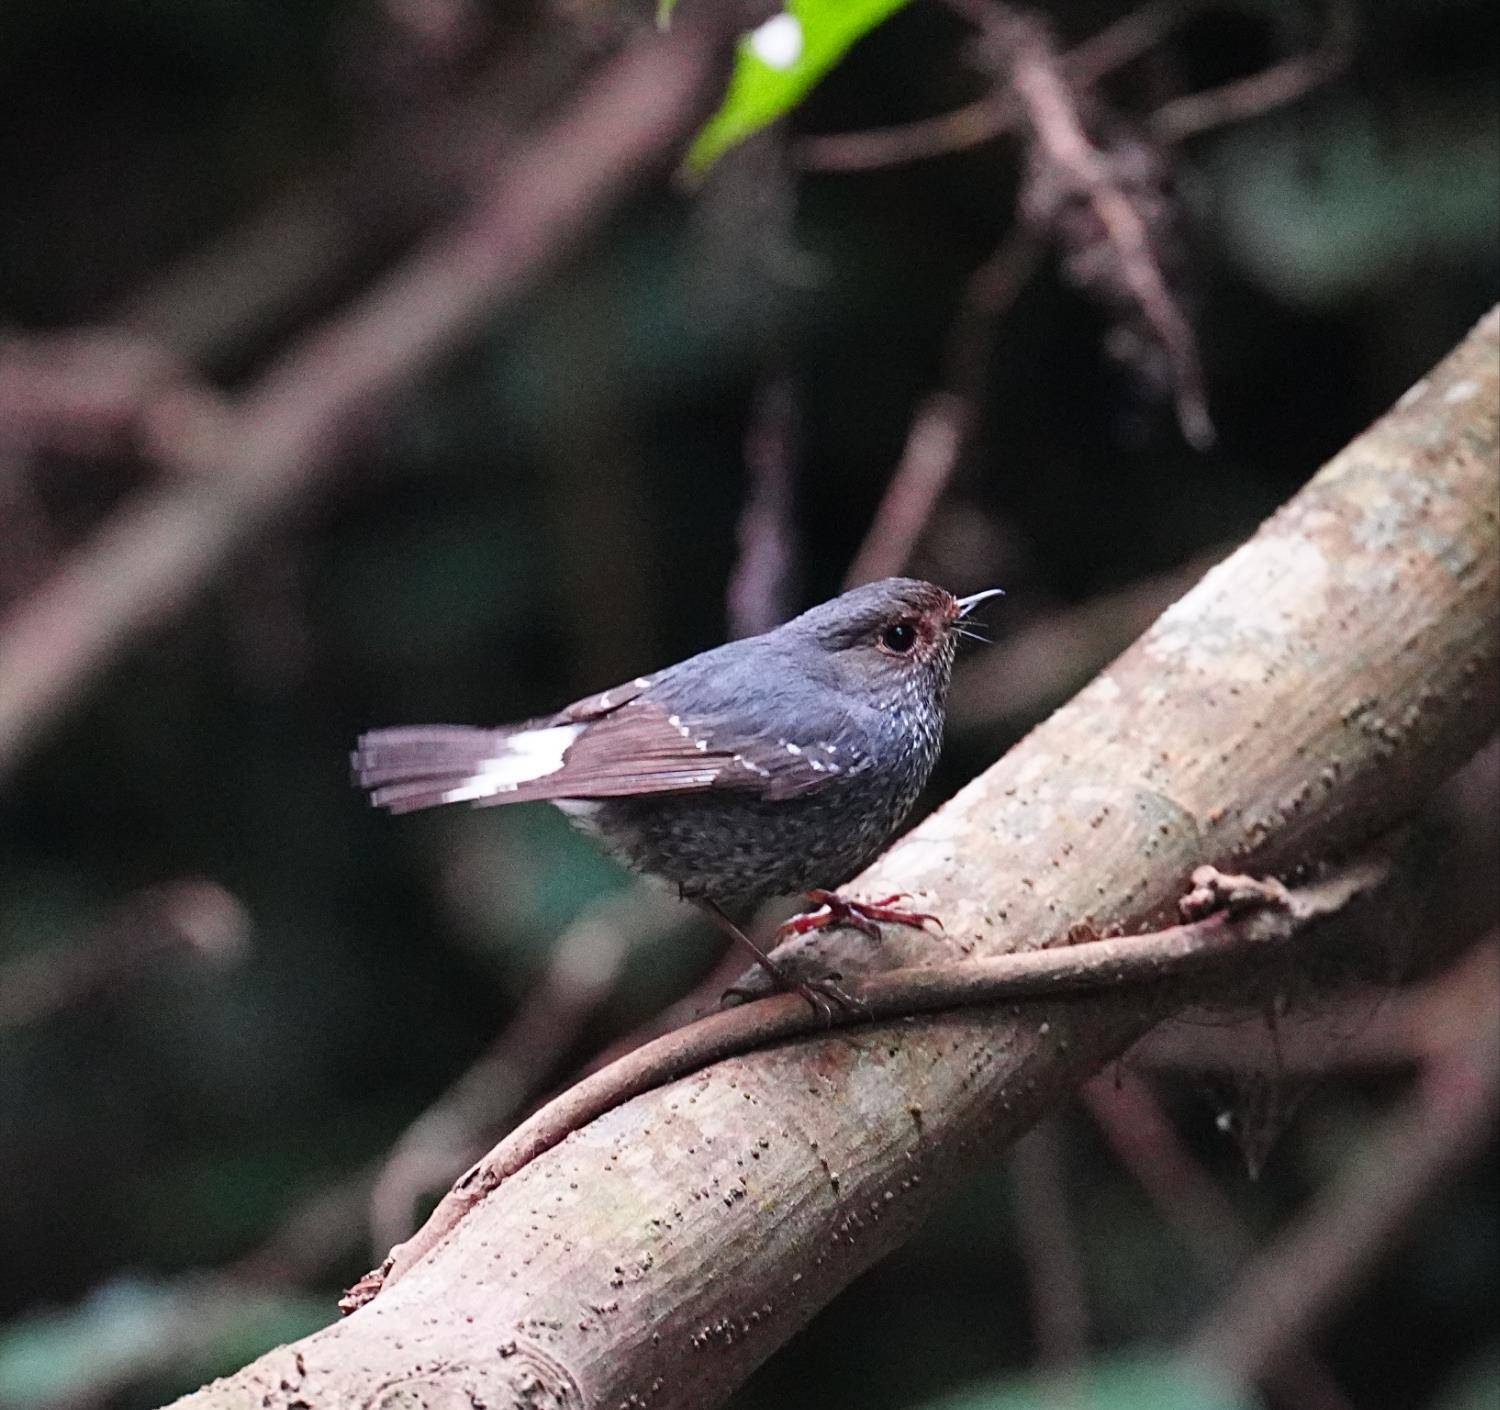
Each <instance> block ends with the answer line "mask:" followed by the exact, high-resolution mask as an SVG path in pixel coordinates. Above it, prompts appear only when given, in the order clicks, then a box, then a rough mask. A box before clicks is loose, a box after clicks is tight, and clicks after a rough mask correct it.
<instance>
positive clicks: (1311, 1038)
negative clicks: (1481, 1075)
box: [1130, 932, 1500, 1076]
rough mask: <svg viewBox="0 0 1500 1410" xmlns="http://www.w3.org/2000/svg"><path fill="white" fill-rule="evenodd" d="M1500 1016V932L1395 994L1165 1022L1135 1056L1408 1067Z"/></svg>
mask: <svg viewBox="0 0 1500 1410" xmlns="http://www.w3.org/2000/svg"><path fill="white" fill-rule="evenodd" d="M1483 1014H1490V1015H1494V1016H1497V1017H1500V935H1497V934H1495V933H1493V932H1492V933H1491V934H1490V935H1488V936H1487V937H1485V938H1484V939H1483V940H1481V941H1480V942H1479V943H1478V944H1477V945H1475V946H1474V947H1473V948H1472V949H1470V950H1469V951H1468V952H1467V953H1466V954H1465V955H1464V956H1463V957H1462V958H1461V959H1460V960H1459V961H1458V963H1457V964H1455V965H1453V966H1452V967H1450V968H1449V969H1446V970H1444V971H1443V972H1442V973H1441V974H1439V975H1438V976H1437V977H1436V978H1433V979H1429V980H1427V981H1426V982H1425V983H1423V984H1420V985H1416V986H1413V987H1410V988H1403V989H1399V990H1397V991H1396V992H1395V993H1390V992H1387V991H1384V990H1379V989H1375V988H1373V987H1372V988H1366V989H1358V990H1356V991H1355V992H1353V993H1352V994H1348V995H1345V996H1343V997H1342V998H1341V999H1340V1000H1339V1002H1338V1003H1337V1004H1336V1005H1335V1006H1333V1007H1331V1008H1324V1007H1317V1008H1314V1009H1312V1010H1310V1011H1308V1012H1306V1013H1299V1012H1296V1011H1293V1012H1292V1013H1289V1014H1281V1015H1278V1016H1277V1020H1276V1029H1275V1032H1274V1033H1273V1032H1272V1031H1271V1030H1270V1029H1269V1028H1268V1027H1267V1025H1266V1021H1265V1017H1264V1015H1263V1014H1254V1015H1247V1016H1245V1017H1244V1018H1243V1019H1242V1020H1241V1021H1239V1022H1232V1021H1227V1020H1225V1019H1224V1018H1222V1017H1220V1018H1218V1019H1217V1020H1216V1021H1213V1022H1211V1023H1192V1022H1188V1021H1181V1022H1173V1023H1166V1024H1163V1025H1161V1026H1160V1027H1159V1028H1155V1029H1153V1030H1152V1031H1151V1032H1150V1033H1148V1034H1146V1036H1145V1037H1144V1038H1142V1039H1141V1041H1140V1042H1139V1043H1137V1044H1136V1045H1135V1047H1134V1048H1132V1049H1131V1050H1130V1061H1131V1062H1132V1063H1136V1064H1138V1065H1141V1066H1144V1067H1150V1068H1157V1069H1170V1070H1174V1071H1190V1072H1240V1073H1260V1072H1282V1073H1286V1074H1288V1075H1298V1074H1301V1075H1309V1076H1317V1075H1320V1074H1330V1073H1335V1072H1345V1073H1359V1072H1381V1071H1390V1070H1391V1069H1393V1068H1410V1067H1415V1066H1420V1065H1421V1064H1423V1063H1426V1062H1432V1061H1438V1060H1440V1059H1442V1058H1444V1057H1446V1056H1448V1055H1450V1054H1451V1053H1452V1052H1453V1051H1454V1049H1455V1048H1456V1047H1458V1046H1459V1045H1460V1044H1462V1042H1463V1041H1464V1040H1465V1037H1466V1035H1467V1034H1468V1032H1469V1031H1470V1030H1471V1028H1472V1026H1473V1022H1474V1020H1475V1017H1476V1015H1483Z"/></svg>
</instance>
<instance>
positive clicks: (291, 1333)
mask: <svg viewBox="0 0 1500 1410" xmlns="http://www.w3.org/2000/svg"><path fill="white" fill-rule="evenodd" d="M328 1316H329V1309H328V1304H327V1301H326V1300H325V1299H321V1298H310V1297H298V1296H286V1295H279V1294H272V1293H259V1292H247V1293H246V1294H245V1295H244V1296H243V1297H242V1298H226V1296H225V1295H224V1291H223V1289H221V1288H215V1289H214V1290H213V1291H212V1292H211V1293H210V1292H209V1290H208V1289H206V1288H204V1289H199V1288H197V1287H195V1286H193V1285H192V1284H190V1283H181V1282H177V1283H156V1282H151V1281H147V1280H143V1279H136V1278H119V1279H116V1280H115V1281H113V1282H111V1283H108V1284H105V1285H104V1286H103V1287H100V1288H99V1289H98V1290H96V1291H95V1292H94V1293H93V1294H92V1295H91V1296H90V1297H89V1298H88V1299H87V1300H86V1301H84V1302H83V1303H82V1304H80V1305H79V1306H78V1307H76V1308H72V1309H70V1310H68V1311H67V1312H62V1313H39V1314H37V1315H35V1316H31V1317H26V1318H23V1319H21V1320H19V1321H17V1322H13V1323H12V1324H11V1325H10V1326H9V1327H7V1328H5V1329H4V1331H3V1332H0V1410H13V1408H14V1410H21V1407H23V1406H24V1407H26V1410H42V1407H45V1406H48V1405H66V1404H71V1403H74V1402H75V1401H77V1400H78V1399H80V1398H87V1397H88V1396H90V1394H91V1392H92V1391H93V1390H95V1389H97V1388H98V1387H99V1386H100V1385H101V1384H104V1385H109V1384H111V1383H124V1382H128V1381H130V1380H131V1379H134V1378H138V1377H143V1376H144V1377H150V1376H151V1375H152V1373H153V1372H154V1371H159V1370H160V1369H165V1368H166V1367H168V1366H169V1367H170V1368H171V1372H172V1378H173V1380H174V1382H175V1381H178V1380H179V1378H180V1384H181V1386H182V1387H189V1386H191V1385H193V1384H196V1382H197V1381H198V1380H200V1379H203V1378H205V1377H211V1376H217V1375H224V1374H225V1373H226V1372H228V1371H231V1370H234V1369H235V1368H236V1367H237V1366H239V1365H240V1364H241V1363H242V1362H244V1361H245V1360H247V1359H249V1358H250V1357H252V1356H257V1355H259V1354H260V1353H261V1352H262V1351H264V1350H265V1349H266V1348H267V1347H270V1346H276V1345H277V1344H278V1343H280V1342H284V1341H287V1340H290V1339H293V1338H296V1337H301V1336H306V1335H307V1334H308V1333H309V1332H312V1331H315V1330H316V1329H317V1328H318V1327H320V1326H323V1325H324V1324H325V1323H326V1322H327V1321H328Z"/></svg>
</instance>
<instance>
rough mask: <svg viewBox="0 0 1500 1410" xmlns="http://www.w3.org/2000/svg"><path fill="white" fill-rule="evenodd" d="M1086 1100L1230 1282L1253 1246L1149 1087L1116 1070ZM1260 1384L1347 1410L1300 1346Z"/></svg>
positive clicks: (1295, 1399) (1209, 1268)
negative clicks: (1230, 1277)
mask: <svg viewBox="0 0 1500 1410" xmlns="http://www.w3.org/2000/svg"><path fill="white" fill-rule="evenodd" d="M1083 1099H1084V1102H1085V1104H1086V1105H1087V1106H1088V1109H1089V1112H1090V1114H1091V1115H1092V1116H1093V1118H1094V1120H1095V1122H1096V1123H1097V1124H1098V1126H1099V1129H1100V1130H1101V1131H1102V1132H1103V1133H1104V1137H1105V1139H1106V1140H1107V1141H1108V1142H1109V1145H1110V1148H1111V1149H1112V1150H1113V1151H1114V1153H1115V1155H1116V1157H1117V1158H1118V1159H1119V1161H1120V1163H1121V1165H1123V1166H1124V1167H1125V1169H1126V1170H1128V1171H1129V1172H1130V1174H1131V1176H1132V1177H1133V1178H1134V1179H1135V1181H1136V1183H1137V1184H1138V1185H1140V1187H1141V1189H1142V1190H1143V1191H1145V1194H1146V1197H1147V1198H1148V1199H1149V1200H1150V1201H1151V1205H1152V1208H1153V1209H1155V1211H1156V1213H1157V1215H1158V1216H1159V1217H1160V1219H1161V1220H1162V1222H1163V1223H1164V1224H1165V1225H1166V1226H1167V1227H1168V1228H1170V1229H1172V1230H1174V1231H1175V1232H1176V1233H1177V1235H1178V1236H1179V1237H1180V1238H1181V1239H1182V1241H1183V1243H1184V1244H1185V1245H1186V1246H1187V1249H1188V1252H1189V1253H1190V1254H1191V1255H1192V1257H1193V1259H1194V1260H1195V1261H1196V1262H1197V1263H1198V1265H1199V1266H1200V1267H1201V1268H1202V1269H1203V1270H1204V1271H1205V1272H1206V1273H1208V1274H1210V1275H1211V1276H1213V1277H1214V1278H1216V1279H1223V1278H1226V1277H1228V1276H1229V1275H1230V1274H1231V1273H1232V1272H1233V1270H1234V1269H1235V1268H1236V1267H1238V1266H1239V1265H1240V1264H1241V1263H1243V1262H1244V1260H1245V1259H1246V1258H1247V1257H1248V1256H1249V1254H1250V1253H1251V1251H1252V1250H1253V1248H1254V1243H1253V1241H1252V1239H1251V1236H1250V1233H1249V1231H1248V1230H1247V1229H1246V1228H1245V1226H1244V1225H1243V1223H1241V1221H1240V1217H1239V1215H1238V1214H1237V1213H1236V1212H1235V1208H1234V1205H1233V1204H1232V1203H1231V1202H1230V1201H1229V1199H1228V1198H1227V1196H1226V1195H1225V1194H1224V1192H1223V1191H1222V1190H1221V1189H1220V1188H1219V1187H1218V1185H1217V1184H1215V1183H1214V1180H1213V1177H1212V1176H1210V1175H1209V1173H1208V1172H1207V1171H1206V1170H1204V1168H1203V1167H1202V1166H1201V1165H1200V1164H1199V1163H1198V1162H1197V1161H1196V1160H1195V1159H1194V1158H1193V1155H1192V1153H1191V1152H1190V1151H1189V1150H1188V1148H1187V1146H1186V1144H1185V1143H1184V1142H1183V1140H1182V1138H1181V1137H1180V1136H1179V1135H1178V1134H1177V1131H1176V1129H1175V1128H1174V1127H1173V1125H1172V1123H1171V1121H1170V1120H1169V1119H1168V1117H1167V1114H1166V1112H1165V1111H1163V1110H1162V1106H1161V1102H1160V1101H1159V1100H1158V1098H1157V1096H1156V1093H1155V1091H1154V1090H1153V1089H1152V1087H1151V1084H1150V1083H1149V1082H1147V1081H1146V1080H1145V1079H1144V1078H1142V1077H1140V1076H1137V1075H1136V1074H1135V1073H1133V1072H1130V1071H1129V1070H1128V1069H1126V1068H1124V1067H1121V1066H1117V1067H1116V1069H1115V1071H1114V1072H1113V1073H1101V1074H1100V1075H1099V1076H1098V1077H1095V1078H1094V1079H1093V1080H1092V1081H1091V1082H1089V1083H1088V1084H1087V1085H1086V1086H1085V1087H1084V1089H1083ZM1260 1379H1262V1380H1264V1381H1265V1382H1266V1383H1267V1384H1269V1385H1270V1386H1271V1387H1272V1389H1274V1390H1275V1391H1276V1392H1277V1393H1278V1394H1279V1395H1281V1396H1282V1397H1284V1398H1285V1399H1286V1401H1287V1402H1288V1403H1289V1404H1291V1405H1295V1406H1297V1407H1298V1410H1348V1405H1349V1402H1348V1399H1347V1398H1346V1397H1345V1395H1344V1394H1343V1392H1342V1391H1341V1390H1340V1389H1339V1387H1338V1383H1337V1382H1336V1381H1335V1380H1334V1379H1333V1377H1332V1375H1331V1374H1330V1373H1329V1371H1328V1369H1327V1368H1326V1367H1325V1366H1324V1365H1323V1364H1322V1362H1321V1361H1319V1360H1318V1358H1317V1357H1316V1356H1315V1355H1314V1354H1313V1353H1312V1352H1311V1351H1309V1350H1308V1349H1307V1347H1306V1346H1304V1345H1302V1344H1300V1343H1299V1342H1289V1343H1288V1344H1287V1345H1286V1346H1285V1347H1283V1348H1282V1353H1281V1355H1280V1357H1279V1358H1277V1360H1276V1362H1275V1363H1274V1364H1272V1365H1268V1366H1267V1367H1265V1368H1264V1370H1263V1372H1262V1375H1261V1377H1260Z"/></svg>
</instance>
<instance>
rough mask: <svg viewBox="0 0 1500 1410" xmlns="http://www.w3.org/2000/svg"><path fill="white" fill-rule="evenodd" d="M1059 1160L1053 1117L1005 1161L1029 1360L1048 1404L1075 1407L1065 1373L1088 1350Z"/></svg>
mask: <svg viewBox="0 0 1500 1410" xmlns="http://www.w3.org/2000/svg"><path fill="white" fill-rule="evenodd" d="M1064 1154H1065V1153H1064V1149H1063V1143H1062V1133H1061V1131H1060V1130H1059V1128H1058V1122H1057V1119H1056V1118H1055V1117H1054V1118H1053V1119H1051V1120H1048V1121H1043V1122H1041V1123H1040V1124H1039V1125H1038V1126H1037V1127H1036V1129H1035V1130H1033V1131H1032V1132H1031V1133H1030V1134H1029V1135H1027V1136H1026V1138H1025V1139H1024V1140H1022V1141H1019V1142H1018V1143H1017V1144H1016V1149H1015V1154H1014V1155H1013V1156H1012V1157H1011V1176H1012V1179H1013V1181H1014V1185H1015V1194H1016V1237H1017V1239H1018V1241H1019V1243H1020V1247H1021V1257H1022V1259H1023V1261H1024V1262H1025V1264H1026V1284H1027V1288H1028V1289H1029V1291H1030V1295H1031V1308H1032V1322H1033V1324H1034V1326H1035V1329H1036V1344H1037V1359H1038V1361H1039V1362H1040V1364H1041V1366H1042V1368H1043V1369H1044V1370H1047V1371H1049V1372H1052V1373H1053V1374H1054V1375H1056V1376H1057V1378H1058V1382H1057V1385H1056V1394H1055V1395H1054V1396H1052V1397H1051V1398H1050V1399H1051V1400H1052V1401H1054V1402H1055V1403H1056V1404H1057V1405H1059V1406H1067V1405H1069V1404H1070V1403H1076V1402H1077V1399H1078V1397H1077V1396H1076V1394H1073V1393H1071V1392H1072V1391H1074V1390H1076V1387H1074V1386H1072V1385H1071V1384H1070V1381H1071V1375H1070V1373H1074V1372H1077V1371H1078V1370H1079V1369H1080V1368H1081V1367H1082V1366H1083V1364H1084V1362H1085V1361H1086V1359H1087V1357H1088V1343H1089V1309H1088V1297H1087V1293H1086V1291H1085V1287H1084V1277H1083V1253H1082V1250H1081V1249H1080V1248H1079V1245H1078V1230H1077V1228H1076V1227H1075V1225H1074V1221H1073V1215H1072V1211H1071V1209H1070V1208H1069V1198H1068V1172H1067V1163H1066V1160H1065V1158H1064Z"/></svg>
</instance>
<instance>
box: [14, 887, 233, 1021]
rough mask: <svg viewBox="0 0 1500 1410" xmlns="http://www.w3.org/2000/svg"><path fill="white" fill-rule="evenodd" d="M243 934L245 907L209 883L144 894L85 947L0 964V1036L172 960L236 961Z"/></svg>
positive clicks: (150, 889) (131, 900)
mask: <svg viewBox="0 0 1500 1410" xmlns="http://www.w3.org/2000/svg"><path fill="white" fill-rule="evenodd" d="M248 934H249V920H248V917H247V916H246V915H245V912H244V909H243V907H241V905H240V903H239V902H238V901H237V900H235V898H234V897H233V896H231V895H230V894H229V893H228V892H227V891H225V890H224V888H223V887H221V886H217V885H215V884H214V883H213V882H210V881H179V882H172V883H167V884H164V885H161V886H152V887H148V888H147V889H145V890H143V891H140V892H137V893H136V894H135V895H134V896H132V897H130V898H129V899H128V900H126V901H125V902H124V903H123V904H121V905H120V906H119V908H118V909H117V910H116V911H115V913H114V914H113V915H112V916H111V917H110V918H109V919H108V920H106V921H105V922H104V924H103V925H101V926H100V927H99V929H98V931H97V932H96V933H95V934H94V935H93V936H92V937H91V938H90V939H88V940H85V941H82V942H80V943H78V944H75V945H71V946H68V947H66V948H56V949H51V950H42V951H40V952H38V953H35V954H29V955H23V956H21V957H20V958H18V959H13V960H7V961H6V962H5V963H4V964H0V1033H4V1032H5V1031H6V1030H8V1029H15V1028H21V1027H24V1026H26V1025H27V1024H32V1023H40V1022H44V1021H45V1020H47V1019H50V1018H54V1017H56V1016H57V1015H58V1014H60V1013H63V1012H65V1011H66V1010H68V1009H71V1008H77V1007H80V1006H81V1005H84V1004H88V1003H92V1002H94V1001H95V1000H97V999H99V998H100V997H101V996H102V995H104V994H106V993H110V992H113V990H114V989H115V987H116V986H118V985H120V984H123V983H126V982H128V981H129V980H130V979H132V978H134V977H135V975H136V974H137V973H139V972H140V971H141V970H143V969H146V968H148V967H149V966H151V965H152V964H155V963H158V962H159V961H161V960H164V959H168V958H170V957H172V956H177V957H180V958H183V959H206V960H211V961H213V962H215V963H223V962H226V961H229V960H232V959H235V958H237V957H238V956H239V955H240V954H241V953H242V952H243V950H244V948H245V945H246V943H247V937H248Z"/></svg>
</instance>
